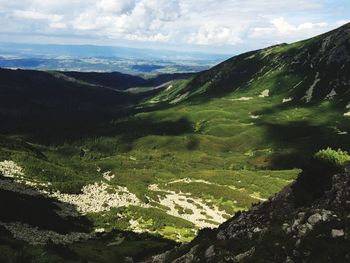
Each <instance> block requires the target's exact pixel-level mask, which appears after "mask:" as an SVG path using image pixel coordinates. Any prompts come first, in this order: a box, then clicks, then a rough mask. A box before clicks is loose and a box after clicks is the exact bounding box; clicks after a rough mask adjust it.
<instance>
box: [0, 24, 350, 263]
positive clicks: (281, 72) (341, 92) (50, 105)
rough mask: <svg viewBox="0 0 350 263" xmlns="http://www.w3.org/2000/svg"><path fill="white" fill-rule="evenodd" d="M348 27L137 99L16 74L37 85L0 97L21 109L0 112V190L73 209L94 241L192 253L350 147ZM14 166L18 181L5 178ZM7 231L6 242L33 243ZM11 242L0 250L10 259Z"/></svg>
mask: <svg viewBox="0 0 350 263" xmlns="http://www.w3.org/2000/svg"><path fill="white" fill-rule="evenodd" d="M349 27H350V26H349V25H345V26H344V27H341V28H339V29H338V30H335V31H332V32H330V33H327V34H325V35H322V36H318V37H316V38H313V39H310V40H306V41H302V42H298V43H294V44H290V45H280V46H274V47H270V48H267V49H264V50H259V51H254V52H250V53H247V54H243V55H240V56H237V57H234V58H232V59H230V60H228V61H226V62H223V63H222V64H220V65H218V66H216V67H214V68H213V69H211V70H208V71H205V72H201V73H199V74H197V75H195V76H192V77H190V78H187V79H181V80H174V81H172V82H171V83H167V84H166V85H165V86H164V87H163V88H159V89H156V90H148V91H147V92H141V93H139V92H138V91H139V90H140V89H134V90H133V91H134V92H118V91H115V90H111V89H109V88H110V87H109V88H107V87H104V88H103V87H100V86H96V83H95V84H92V83H89V81H87V79H80V80H79V81H77V79H76V78H74V79H73V80H72V79H71V78H68V79H67V78H66V77H64V76H62V75H61V73H59V74H58V73H56V74H58V75H55V76H52V75H50V74H48V73H37V74H38V75H41V74H43V75H44V76H45V77H44V79H46V80H47V79H49V80H48V82H46V83H48V86H46V85H45V86H41V85H38V84H40V83H42V79H40V80H39V81H38V80H35V79H34V80H33V78H32V77H33V76H36V74H34V73H33V72H26V71H25V72H20V73H21V74H22V73H23V74H24V75H29V76H30V78H24V76H21V75H17V78H18V79H19V80H20V82H21V84H20V85H18V87H17V86H16V85H15V86H14V85H10V84H9V85H2V86H1V89H0V90H1V92H2V94H5V95H6V94H10V95H6V96H3V97H0V99H1V98H3V102H4V103H6V101H12V103H10V104H7V105H6V104H1V106H0V107H1V108H0V109H1V111H0V112H1V116H2V117H1V118H2V119H1V121H2V123H3V124H4V125H3V126H1V129H2V130H1V132H2V136H1V137H0V164H1V165H3V167H5V168H3V169H2V170H1V173H2V174H3V175H4V177H5V178H3V179H2V180H5V182H3V185H8V184H9V182H8V181H9V180H10V181H16V182H17V183H18V184H20V185H23V184H25V185H34V186H33V187H34V189H36V191H39V193H40V195H43V193H45V195H46V198H52V199H56V200H57V199H58V200H59V201H60V202H62V203H64V204H66V205H68V206H72V205H73V206H74V207H75V210H76V211H75V212H78V214H79V215H80V216H83V217H84V218H85V219H86V220H87V221H88V226H89V229H87V230H86V231H90V230H91V231H94V230H97V231H102V232H107V233H109V232H110V231H112V230H115V229H117V230H126V231H136V232H148V233H150V234H151V235H156V236H157V235H161V236H162V237H165V238H167V239H171V240H176V241H184V242H188V241H191V240H192V239H193V238H194V237H195V235H196V234H197V232H198V230H199V229H202V228H205V227H215V226H219V225H220V224H221V223H223V222H224V221H226V220H227V219H228V218H231V217H232V216H233V215H234V214H235V213H237V212H238V211H241V210H248V209H249V208H250V207H251V206H252V204H254V203H258V202H261V201H265V200H267V199H268V198H269V197H270V196H272V195H273V194H275V193H277V192H279V191H280V190H281V189H282V188H283V187H285V186H286V185H288V184H290V183H291V182H292V181H293V180H294V179H295V178H296V177H297V174H299V173H300V168H301V167H302V166H303V164H304V163H305V162H307V161H308V160H309V159H310V157H311V156H312V155H313V153H314V152H316V151H318V150H320V149H323V148H326V147H333V148H335V149H337V148H342V149H344V150H348V149H349V148H350V138H349V136H347V134H348V132H349V131H350V123H349V119H348V118H349V116H348V115H350V114H349V113H348V111H349V110H348V108H347V105H348V103H349V100H350V98H348V97H347V96H348V88H347V87H348V83H349V74H348V71H349V52H350V46H349V40H350V37H349ZM48 75H49V77H48ZM16 80H17V79H16ZM6 81H7V78H6V77H4V78H3V82H4V83H6ZM0 83H1V82H0ZM14 83H16V82H14ZM52 83H54V84H52ZM67 83H70V84H69V85H68V84H67ZM51 85H53V86H51ZM102 86H103V85H102ZM45 87H50V89H49V90H46V88H45ZM61 87H63V88H62V89H61ZM62 91H64V92H63V93H62ZM135 91H136V92H135ZM73 94H74V96H73ZM33 95H34V96H33ZM80 95H81V96H80ZM27 97H28V98H29V99H28V100H26V98H27ZM348 99H349V100H348ZM17 100H19V101H21V103H20V104H19V105H22V104H23V105H24V106H20V107H18V106H17V105H18V104H15V102H16V101H17ZM70 101H72V103H69V102H70ZM57 105H58V106H57ZM69 105H71V106H69ZM67 108H68V109H69V110H66V109H67ZM71 109H73V111H71ZM33 112H34V113H35V114H32V113H33ZM75 112H77V113H79V114H77V115H75V114H74V113H75ZM43 115H44V116H45V118H43V117H42V116H43ZM29 117H30V118H29ZM73 117H74V118H73ZM18 120H23V123H25V124H27V125H23V123H22V122H20V121H18ZM43 120H44V121H43ZM57 121H59V122H58V123H59V125H55V123H56V122H57ZM43 123H45V125H44V124H43ZM7 166H10V167H15V168H16V169H17V170H18V169H20V170H21V171H22V172H21V174H19V175H18V174H17V175H16V174H14V175H13V174H10V175H13V176H6V174H4V173H6V171H7V168H6V167H7ZM16 169H14V170H16ZM0 182H1V181H0ZM2 189H3V190H6V189H7V188H6V189H5V186H3V188H2ZM19 189H21V188H19ZM12 190H13V189H12ZM16 191H17V193H19V194H26V192H23V191H22V190H18V189H15V192H16ZM43 191H45V192H43ZM58 191H59V192H58ZM59 213H60V212H58V214H59ZM69 213H70V214H69V215H70V216H73V214H72V213H73V212H72V211H70V212H69ZM0 222H2V223H3V225H2V226H3V228H5V230H7V231H8V232H10V233H8V232H7V233H8V235H7V238H9V239H10V240H11V238H10V237H11V235H17V239H22V240H23V239H24V240H25V237H23V236H21V235H19V233H18V231H17V232H16V231H15V230H13V231H12V232H11V227H10V225H9V223H10V222H5V219H4V218H2V217H1V216H0ZM22 227H23V226H22ZM40 229H41V230H45V227H44V226H41V228H40ZM46 230H48V229H46ZM107 235H108V234H107ZM9 239H6V240H5V241H3V243H4V244H5V245H4V249H7V250H8V251H9V252H8V253H10V254H11V253H15V252H14V251H15V249H13V248H9V247H8V242H9V241H8V240H9ZM117 239H118V238H117ZM118 240H119V239H118ZM101 242H103V241H101ZM115 242H117V241H115ZM118 242H119V241H118ZM160 242H161V244H163V245H164V246H166V245H167V244H168V243H167V241H164V240H163V241H160ZM112 243H113V242H112ZM81 244H82V246H83V247H84V244H86V243H84V242H82V243H81ZM123 244H124V245H125V246H128V243H127V242H126V243H123ZM157 244H159V243H157ZM71 246H75V243H74V242H73V243H72V244H70V245H69V247H70V248H71ZM86 246H87V247H89V245H88V244H87V245H86ZM130 246H132V244H131V245H130ZM157 246H158V245H156V247H157ZM164 246H161V247H162V248H164ZM28 249H29V250H30V249H32V247H31V246H29V248H28ZM41 249H42V248H41ZM45 251H46V250H45ZM41 252H42V250H40V253H41ZM40 253H39V254H40ZM48 253H49V252H48ZM75 253H76V254H78V255H81V252H79V251H78V252H75ZM106 253H107V252H106ZM131 254H132V253H130V256H133V255H131ZM37 255H38V253H37V254H36V255H34V256H37ZM49 255H51V252H50V253H49ZM123 255H128V253H126V254H125V253H124V254H123ZM78 257H79V256H78ZM34 258H35V257H34ZM136 258H137V259H139V258H140V256H135V259H136ZM112 259H114V260H116V259H115V258H113V257H109V259H108V260H111V262H113V261H112ZM101 260H102V259H101ZM108 260H107V261H105V262H108ZM73 262H74V260H73ZM98 262H104V261H103V260H102V261H98Z"/></svg>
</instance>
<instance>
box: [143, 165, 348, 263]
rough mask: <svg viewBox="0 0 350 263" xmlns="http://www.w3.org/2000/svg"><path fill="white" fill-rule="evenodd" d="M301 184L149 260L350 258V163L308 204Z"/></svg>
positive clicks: (312, 260) (330, 260)
mask: <svg viewBox="0 0 350 263" xmlns="http://www.w3.org/2000/svg"><path fill="white" fill-rule="evenodd" d="M315 180H317V178H315ZM298 184H300V180H298V181H297V182H295V183H293V184H291V185H290V186H287V187H286V188H285V189H283V190H282V191H281V192H280V193H279V194H277V195H276V196H274V197H272V198H270V200H269V201H267V202H265V203H262V204H259V205H256V206H254V207H253V208H252V209H251V210H250V211H248V212H244V213H241V214H238V215H236V216H235V217H234V218H232V219H230V220H228V221H227V222H225V223H224V224H222V225H221V226H220V227H219V228H218V229H216V230H204V231H202V232H201V233H200V234H199V236H198V237H197V238H196V239H195V240H193V241H192V242H191V243H189V244H187V245H182V246H180V247H178V248H176V249H174V250H171V251H168V252H167V253H165V254H162V255H157V256H155V257H153V258H152V259H149V260H148V261H146V262H173V263H175V262H288V263H292V262H350V250H349V247H350V165H348V167H347V168H346V169H345V171H344V172H343V173H340V174H336V175H334V176H333V177H332V183H331V186H330V188H329V189H327V190H326V191H325V192H324V193H323V194H322V196H321V197H319V198H316V199H314V200H313V201H312V202H311V203H310V204H309V205H307V206H300V205H297V203H296V200H297V199H298V196H297V195H298V194H299V193H298V192H297V191H295V189H296V187H300V185H298Z"/></svg>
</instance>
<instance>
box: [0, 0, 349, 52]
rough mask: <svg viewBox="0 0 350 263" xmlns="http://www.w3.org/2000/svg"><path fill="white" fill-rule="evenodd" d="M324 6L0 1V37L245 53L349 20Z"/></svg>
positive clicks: (167, 0)
mask: <svg viewBox="0 0 350 263" xmlns="http://www.w3.org/2000/svg"><path fill="white" fill-rule="evenodd" d="M335 1H340V0H335ZM325 3H326V2H325V1H324V0H317V1H316V0H294V1H280V0H265V1H261V0H250V1H246V0H221V1H217V0H59V1H58V0H45V1H43V0H21V1H9V0H0V23H1V25H2V28H1V29H0V37H1V32H11V33H12V34H17V35H21V34H23V35H28V34H32V35H33V36H35V35H41V34H42V33H43V32H45V34H47V35H50V34H55V35H57V34H62V36H65V37H70V38H72V39H73V38H74V39H77V38H82V39H83V38H84V37H87V38H89V39H93V38H94V39H96V41H101V43H105V42H104V41H105V40H109V41H115V44H118V42H119V41H133V42H148V41H151V42H163V43H169V45H173V46H179V45H184V46H186V45H187V46H188V45H191V46H196V45H204V46H207V47H208V48H209V47H212V48H215V47H217V48H218V49H220V50H221V49H222V47H226V49H227V50H231V49H234V50H237V49H244V50H247V49H251V48H257V47H263V46H265V45H268V44H270V43H275V42H277V41H279V40H282V41H284V42H290V41H295V40H299V39H302V38H306V37H309V36H312V35H315V34H319V33H322V32H325V31H327V30H329V29H331V28H334V27H335V26H338V25H340V24H344V23H345V22H346V21H348V17H345V18H344V17H338V16H337V15H334V17H332V15H330V14H333V13H332V12H331V11H332V9H331V8H330V7H329V5H326V4H325ZM335 13H336V12H334V14H335ZM325 18H327V20H324V19H325ZM0 41H1V39H0ZM113 43H114V42H113Z"/></svg>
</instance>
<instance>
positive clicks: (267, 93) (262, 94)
mask: <svg viewBox="0 0 350 263" xmlns="http://www.w3.org/2000/svg"><path fill="white" fill-rule="evenodd" d="M269 93H270V90H268V89H266V90H264V91H263V92H261V94H260V95H259V97H260V98H265V97H268V96H269Z"/></svg>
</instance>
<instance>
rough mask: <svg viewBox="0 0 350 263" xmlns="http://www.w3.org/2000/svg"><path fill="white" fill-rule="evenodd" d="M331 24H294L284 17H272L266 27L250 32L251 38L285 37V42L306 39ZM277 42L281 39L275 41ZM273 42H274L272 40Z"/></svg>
mask: <svg viewBox="0 0 350 263" xmlns="http://www.w3.org/2000/svg"><path fill="white" fill-rule="evenodd" d="M329 28H330V27H329V24H328V23H326V22H317V23H312V22H304V23H301V24H297V25H295V24H292V23H290V22H288V21H286V19H285V18H284V17H279V18H274V19H271V20H270V22H269V25H268V26H266V27H255V28H252V29H251V31H250V34H249V38H251V39H270V40H277V39H281V38H282V39H284V42H288V41H293V40H300V39H305V38H308V37H311V36H314V35H317V34H320V33H322V32H325V31H327V29H329ZM275 42H276V43H278V42H280V41H275ZM271 43H272V42H271Z"/></svg>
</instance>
